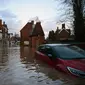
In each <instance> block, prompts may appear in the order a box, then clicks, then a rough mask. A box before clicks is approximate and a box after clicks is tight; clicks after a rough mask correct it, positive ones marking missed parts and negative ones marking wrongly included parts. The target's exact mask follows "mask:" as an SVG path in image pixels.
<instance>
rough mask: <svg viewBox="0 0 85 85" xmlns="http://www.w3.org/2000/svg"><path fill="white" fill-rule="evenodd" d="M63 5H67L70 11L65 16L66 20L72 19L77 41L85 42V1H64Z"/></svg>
mask: <svg viewBox="0 0 85 85" xmlns="http://www.w3.org/2000/svg"><path fill="white" fill-rule="evenodd" d="M58 1H60V0H58ZM62 3H63V4H64V5H66V8H67V10H68V11H66V14H65V16H67V18H66V20H67V19H72V22H73V28H74V34H75V40H76V41H85V25H84V16H85V14H84V13H85V0H62Z"/></svg>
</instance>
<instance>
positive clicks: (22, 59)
mask: <svg viewBox="0 0 85 85" xmlns="http://www.w3.org/2000/svg"><path fill="white" fill-rule="evenodd" d="M33 56H34V49H31V48H29V47H6V46H5V47H2V48H0V85H85V79H81V78H74V77H72V76H69V75H67V74H65V73H62V72H59V71H57V70H55V69H54V68H51V67H50V66H48V65H47V64H44V63H42V62H40V61H38V60H35V59H34V57H33Z"/></svg>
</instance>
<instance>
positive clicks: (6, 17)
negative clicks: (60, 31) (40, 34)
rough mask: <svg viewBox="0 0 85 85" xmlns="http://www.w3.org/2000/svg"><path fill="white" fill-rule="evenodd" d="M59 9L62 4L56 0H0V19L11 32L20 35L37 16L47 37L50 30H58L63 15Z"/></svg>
mask: <svg viewBox="0 0 85 85" xmlns="http://www.w3.org/2000/svg"><path fill="white" fill-rule="evenodd" d="M59 7H60V2H57V1H56V2H55V0H0V18H1V19H2V20H3V21H5V22H6V23H7V25H8V28H9V32H13V33H15V32H16V33H19V31H20V29H22V27H23V26H24V25H25V24H26V23H27V22H28V21H29V20H30V19H35V18H36V16H37V17H38V18H39V20H40V21H41V23H42V26H43V30H44V32H45V35H46V36H47V34H48V32H49V31H50V30H56V28H57V22H58V21H59V19H60V15H61V13H62V12H61V11H60V10H59ZM62 11H63V10H62Z"/></svg>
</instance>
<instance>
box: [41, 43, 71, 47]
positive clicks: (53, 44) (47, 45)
mask: <svg viewBox="0 0 85 85" xmlns="http://www.w3.org/2000/svg"><path fill="white" fill-rule="evenodd" d="M44 45H45V46H67V45H70V44H60V43H59V44H43V46H44ZM41 46H42V45H41Z"/></svg>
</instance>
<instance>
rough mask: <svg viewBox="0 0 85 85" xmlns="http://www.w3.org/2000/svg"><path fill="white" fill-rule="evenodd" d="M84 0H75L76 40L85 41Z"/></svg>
mask: <svg viewBox="0 0 85 85" xmlns="http://www.w3.org/2000/svg"><path fill="white" fill-rule="evenodd" d="M82 5H83V3H82V0H73V11H74V33H75V40H76V41H85V27H84V20H83V6H82Z"/></svg>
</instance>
